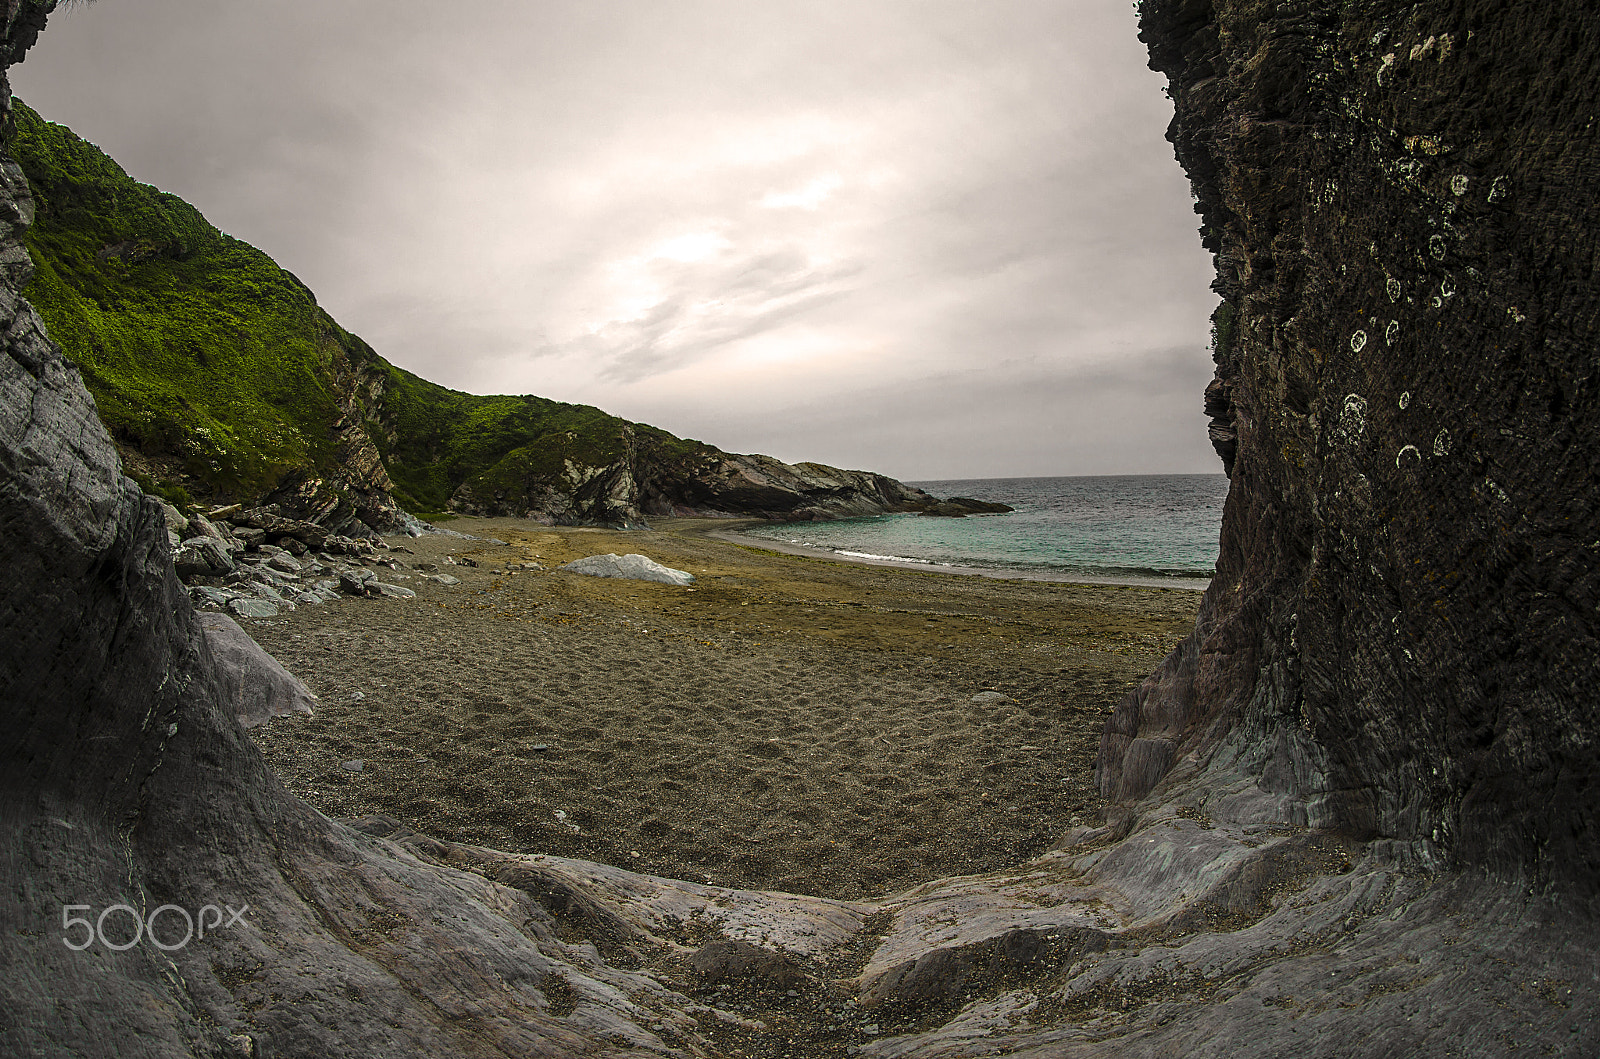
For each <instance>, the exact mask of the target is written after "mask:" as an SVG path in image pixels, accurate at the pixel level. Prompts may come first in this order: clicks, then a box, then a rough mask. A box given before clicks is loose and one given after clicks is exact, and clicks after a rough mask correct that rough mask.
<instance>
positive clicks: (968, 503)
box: [917, 496, 1016, 518]
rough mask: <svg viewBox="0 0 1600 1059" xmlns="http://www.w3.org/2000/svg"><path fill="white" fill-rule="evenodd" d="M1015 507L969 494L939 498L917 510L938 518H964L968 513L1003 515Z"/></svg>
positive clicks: (922, 513)
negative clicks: (978, 498)
mask: <svg viewBox="0 0 1600 1059" xmlns="http://www.w3.org/2000/svg"><path fill="white" fill-rule="evenodd" d="M1014 510H1016V509H1015V508H1013V507H1011V506H1010V505H1009V504H997V503H995V502H994V501H992V500H974V499H972V498H971V497H969V496H952V497H950V498H949V499H948V500H940V501H939V502H938V503H935V504H931V505H929V506H927V507H924V508H922V509H921V510H920V511H918V512H917V514H919V515H934V516H938V517H940V518H966V517H967V516H968V515H1003V514H1005V513H1006V512H1008V511H1014Z"/></svg>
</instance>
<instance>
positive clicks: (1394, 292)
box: [1383, 276, 1400, 302]
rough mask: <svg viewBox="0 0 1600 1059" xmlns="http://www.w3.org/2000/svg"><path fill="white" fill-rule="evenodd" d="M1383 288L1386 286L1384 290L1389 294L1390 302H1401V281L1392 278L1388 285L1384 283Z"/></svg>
mask: <svg viewBox="0 0 1600 1059" xmlns="http://www.w3.org/2000/svg"><path fill="white" fill-rule="evenodd" d="M1383 286H1384V289H1385V290H1387V291H1388V292H1389V300H1390V301H1392V302H1397V301H1399V300H1400V281H1399V280H1397V279H1395V278H1394V277H1393V276H1390V277H1389V279H1388V281H1387V282H1386V283H1384V285H1383Z"/></svg>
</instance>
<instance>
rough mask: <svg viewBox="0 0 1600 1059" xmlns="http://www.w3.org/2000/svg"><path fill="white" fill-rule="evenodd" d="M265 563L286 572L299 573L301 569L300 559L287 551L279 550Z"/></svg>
mask: <svg viewBox="0 0 1600 1059" xmlns="http://www.w3.org/2000/svg"><path fill="white" fill-rule="evenodd" d="M291 539H292V538H291ZM265 565H266V566H269V567H271V568H272V569H274V570H281V571H283V572H284V573H286V574H298V573H299V572H300V570H301V566H300V562H299V560H297V559H296V558H295V557H294V556H293V555H290V554H289V553H287V552H279V553H278V554H277V555H274V556H272V557H271V558H269V559H268V560H267V561H266V564H265Z"/></svg>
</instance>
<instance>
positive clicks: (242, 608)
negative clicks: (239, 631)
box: [228, 596, 280, 618]
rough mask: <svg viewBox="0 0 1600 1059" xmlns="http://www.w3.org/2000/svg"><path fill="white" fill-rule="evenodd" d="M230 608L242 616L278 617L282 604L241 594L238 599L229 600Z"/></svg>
mask: <svg viewBox="0 0 1600 1059" xmlns="http://www.w3.org/2000/svg"><path fill="white" fill-rule="evenodd" d="M228 609H229V610H230V611H232V612H233V613H235V614H237V615H238V616H239V617H241V618H276V617H277V616H278V611H279V609H280V604H279V603H273V602H269V601H268V600H265V599H249V598H247V597H244V596H240V597H238V598H236V599H230V600H228Z"/></svg>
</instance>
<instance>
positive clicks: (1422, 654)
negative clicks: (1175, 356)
mask: <svg viewBox="0 0 1600 1059" xmlns="http://www.w3.org/2000/svg"><path fill="white" fill-rule="evenodd" d="M1142 39H1143V40H1145V41H1146V43H1147V44H1148V45H1149V48H1150V54H1151V65H1152V66H1153V67H1154V68H1156V69H1158V70H1160V71H1162V72H1164V73H1166V74H1167V76H1168V77H1169V79H1170V82H1171V89H1170V92H1171V95H1172V97H1173V99H1174V100H1175V103H1176V108H1177V114H1176V118H1175V120H1174V122H1173V124H1172V128H1171V130H1170V133H1169V137H1170V138H1171V140H1172V142H1173V143H1174V145H1175V146H1176V148H1177V154H1178V157H1179V160H1180V161H1181V162H1182V163H1183V165H1184V167H1185V169H1186V170H1187V171H1188V173H1189V176H1190V178H1191V180H1192V182H1193V185H1194V188H1195V191H1196V194H1197V196H1198V198H1199V205H1198V206H1197V207H1196V209H1197V211H1198V212H1200V213H1201V215H1202V218H1203V221H1204V227H1203V229H1202V235H1203V238H1204V240H1205V244H1206V246H1207V247H1208V248H1209V249H1211V250H1212V251H1213V252H1214V253H1215V255H1216V261H1217V273H1218V274H1217V280H1216V289H1217V291H1218V292H1219V293H1220V294H1221V295H1222V297H1223V299H1224V303H1225V304H1224V308H1223V309H1222V310H1221V311H1220V312H1219V316H1218V324H1219V326H1218V337H1219V342H1218V345H1219V348H1218V350H1217V353H1216V357H1217V375H1216V381H1215V382H1213V384H1212V386H1211V388H1210V389H1208V390H1207V394H1206V397H1207V411H1208V412H1209V413H1210V414H1211V415H1212V416H1213V417H1214V418H1213V428H1212V436H1213V439H1214V441H1216V443H1217V448H1218V451H1219V453H1220V454H1221V455H1222V456H1223V458H1224V460H1225V462H1226V463H1227V464H1228V465H1229V467H1230V471H1231V474H1232V479H1233V481H1232V490H1231V493H1230V496H1229V499H1228V504H1227V509H1226V514H1225V517H1224V524H1223V531H1222V550H1221V556H1220V558H1219V561H1218V576H1217V578H1216V581H1215V582H1214V583H1213V584H1212V586H1211V589H1210V592H1209V593H1208V595H1207V597H1206V600H1205V604H1204V609H1203V614H1202V618H1201V621H1200V624H1199V627H1198V629H1197V630H1196V633H1195V635H1194V636H1193V637H1191V638H1190V639H1189V641H1188V642H1186V643H1185V644H1184V645H1183V647H1182V648H1181V649H1180V650H1179V651H1178V652H1177V653H1176V654H1175V655H1174V656H1173V657H1172V658H1170V659H1169V660H1168V661H1167V663H1166V664H1165V665H1164V666H1163V667H1162V669H1161V671H1159V672H1158V673H1157V674H1155V675H1154V676H1152V677H1151V679H1150V680H1149V681H1147V682H1146V683H1145V685H1144V686H1143V687H1142V688H1141V689H1139V691H1138V692H1137V693H1136V694H1135V695H1134V696H1133V697H1132V698H1131V699H1130V700H1129V701H1128V702H1127V703H1125V704H1124V705H1123V706H1122V708H1121V709H1119V710H1118V712H1117V714H1116V716H1115V718H1114V719H1113V720H1112V722H1111V723H1110V724H1109V725H1108V728H1107V732H1106V735H1105V738H1104V740H1103V743H1102V750H1101V761H1100V769H1099V777H1100V783H1101V787H1102V790H1103V791H1104V792H1105V793H1106V794H1107V796H1109V797H1112V798H1115V799H1120V800H1122V801H1124V802H1131V801H1135V800H1138V799H1140V798H1142V797H1144V796H1146V795H1147V793H1148V792H1150V791H1151V789H1152V787H1155V785H1156V784H1157V783H1158V782H1159V781H1161V779H1162V777H1163V775H1166V774H1167V771H1168V769H1169V768H1173V767H1174V765H1175V763H1176V769H1175V774H1174V775H1173V776H1172V778H1171V779H1170V780H1169V783H1171V784H1177V783H1181V782H1183V780H1184V777H1192V776H1193V775H1194V774H1196V773H1197V772H1198V773H1200V774H1205V775H1212V776H1224V775H1236V776H1243V777H1247V778H1248V779H1249V780H1250V781H1251V782H1250V783H1249V784H1248V790H1247V792H1245V793H1238V794H1236V795H1235V796H1234V798H1233V800H1232V802H1231V803H1230V804H1229V807H1228V811H1230V812H1233V813H1234V814H1235V815H1239V816H1241V818H1245V817H1249V816H1250V815H1252V814H1255V815H1258V816H1260V817H1261V818H1264V819H1265V818H1282V819H1286V820H1291V821H1294V822H1297V823H1301V824H1310V825H1312V826H1316V827H1333V828H1341V829H1344V830H1346V831H1348V832H1351V833H1353V834H1356V835H1360V836H1364V837H1372V838H1382V839H1390V840H1394V841H1395V842H1397V843H1400V844H1402V846H1403V847H1404V849H1405V850H1406V851H1407V852H1408V853H1409V854H1411V855H1414V856H1415V858H1416V859H1417V861H1418V862H1420V863H1425V864H1442V863H1456V864H1461V865H1470V866H1477V867H1481V868H1485V869H1489V870H1491V871H1492V872H1495V873H1497V874H1503V875H1506V876H1513V877H1518V878H1524V879H1527V880H1529V881H1534V882H1538V883H1550V884H1559V885H1561V886H1563V887H1573V888H1576V889H1578V890H1580V891H1582V892H1585V893H1588V894H1593V893H1594V892H1595V891H1596V889H1597V887H1600V828H1597V823H1600V784H1597V782H1596V780H1597V762H1600V748H1597V744H1596V740H1597V736H1600V706H1597V692H1596V688H1597V687H1600V641H1597V639H1596V631H1597V629H1596V621H1597V614H1596V607H1597V604H1600V503H1597V489H1600V486H1597V482H1600V473H1597V472H1600V454H1597V453H1600V450H1597V449H1596V446H1595V443H1594V439H1595V437H1596V432H1597V428H1600V392H1597V390H1600V381H1597V378H1596V373H1595V348H1596V343H1597V339H1600V326H1597V321H1600V317H1597V313H1600V287H1597V285H1596V283H1595V275H1596V273H1595V267H1596V266H1595V262H1596V260H1597V258H1596V254H1597V246H1596V240H1597V233H1600V226H1597V224H1596V218H1597V217H1600V210H1597V207H1600V201H1597V199H1600V139H1597V137H1600V132H1597V130H1596V125H1595V115H1596V114H1597V113H1600V23H1596V21H1595V20H1594V19H1592V18H1588V17H1584V16H1582V15H1580V14H1579V13H1578V12H1577V11H1576V10H1575V9H1574V8H1572V7H1570V6H1569V5H1561V4H1549V3H1544V2H1538V0H1525V2H1512V3H1504V2H1495V3H1489V2H1449V3H1446V2H1442V0H1441V2H1429V3H1420V4H1413V3H1405V4H1398V3H1382V2H1376V0H1373V2H1363V3H1350V4H1342V5H1330V4H1323V3H1310V2H1293V3H1271V4H1268V3H1261V2H1254V0H1146V2H1145V3H1144V4H1143V6H1142ZM1162 789H1164V788H1157V791H1158V793H1159V791H1160V790H1162Z"/></svg>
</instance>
